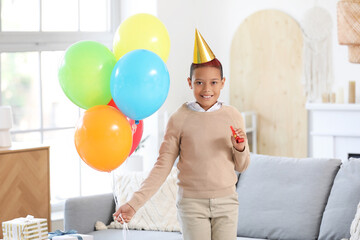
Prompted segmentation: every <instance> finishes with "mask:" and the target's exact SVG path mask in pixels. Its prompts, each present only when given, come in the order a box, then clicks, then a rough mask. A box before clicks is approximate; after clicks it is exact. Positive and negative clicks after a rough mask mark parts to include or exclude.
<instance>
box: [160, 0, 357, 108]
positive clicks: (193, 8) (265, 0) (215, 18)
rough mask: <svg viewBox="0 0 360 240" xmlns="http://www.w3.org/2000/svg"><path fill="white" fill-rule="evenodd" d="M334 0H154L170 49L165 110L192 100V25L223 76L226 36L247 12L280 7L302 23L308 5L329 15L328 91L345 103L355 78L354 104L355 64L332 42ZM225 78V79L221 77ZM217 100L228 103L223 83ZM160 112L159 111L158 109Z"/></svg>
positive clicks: (226, 67) (227, 59)
mask: <svg viewBox="0 0 360 240" xmlns="http://www.w3.org/2000/svg"><path fill="white" fill-rule="evenodd" d="M337 2H338V1H337V0H319V1H316V2H315V1H309V0H291V1H289V0H247V1H243V0H241V1H239V0H223V1H220V0H196V1H192V0H171V1H169V0H158V1H157V14H158V17H159V18H160V20H161V21H162V22H163V23H164V24H165V26H166V27H167V29H168V31H169V34H170V39H171V51H170V56H169V60H168V62H167V65H168V68H169V71H170V76H171V86H170V92H169V96H168V98H167V100H166V102H165V106H164V107H163V108H162V109H161V111H164V109H167V110H168V111H169V113H170V114H171V113H172V112H173V111H175V110H176V109H177V108H178V107H179V106H180V105H181V104H182V103H183V102H185V101H188V100H192V92H191V91H190V90H189V88H188V86H187V83H186V77H187V76H188V74H189V73H188V72H189V67H190V64H191V62H192V54H193V44H194V31H195V30H194V28H195V27H197V28H198V29H199V31H200V32H201V34H202V35H203V37H204V38H205V40H206V41H207V43H208V44H209V46H210V48H211V49H212V50H213V52H214V54H215V55H216V56H217V57H218V58H219V59H220V60H221V61H222V63H223V67H224V74H225V76H229V69H230V47H231V42H232V37H233V35H234V33H235V31H236V29H237V28H238V27H239V25H240V24H241V23H242V21H243V20H244V19H245V18H246V17H248V16H249V15H251V14H253V13H255V12H256V11H259V10H264V9H277V10H281V11H283V12H285V13H287V14H289V15H290V16H292V17H293V18H294V19H295V20H296V21H298V22H300V23H301V21H302V18H303V16H304V13H305V12H306V11H307V10H308V9H309V8H311V7H313V6H315V4H317V6H320V7H323V8H325V9H326V10H328V11H329V13H330V14H331V16H332V19H333V46H334V47H333V58H334V81H335V83H334V89H333V91H335V92H336V90H337V88H338V87H339V86H341V87H344V90H345V100H346V101H347V86H348V81H349V80H356V82H357V83H356V84H357V93H358V94H357V102H360V80H359V78H360V65H358V64H351V63H349V62H348V60H347V59H348V53H347V47H346V46H340V45H339V44H338V41H337V28H336V26H337V23H336V3H337ZM229 80H230V79H229V78H228V77H227V81H229ZM221 100H223V101H225V102H226V103H228V102H229V84H226V85H225V88H224V90H223V92H222V96H221ZM161 111H160V112H161Z"/></svg>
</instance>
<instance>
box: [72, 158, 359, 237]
mask: <svg viewBox="0 0 360 240" xmlns="http://www.w3.org/2000/svg"><path fill="white" fill-rule="evenodd" d="M236 189H237V192H238V196H239V218H238V231H237V236H238V239H242V240H246V239H249V240H250V239H291V240H296V239H298V240H310V239H319V240H325V239H328V240H336V239H342V238H349V237H350V225H351V222H352V220H353V218H354V216H355V213H356V208H357V204H358V203H359V201H360V159H350V160H349V161H347V162H345V163H341V161H340V160H338V159H312V158H303V159H296V158H285V157H272V156H266V155H251V164H250V166H249V168H248V169H247V170H246V171H245V172H244V173H242V174H241V175H240V176H239V181H238V183H237V186H236ZM114 210H115V204H114V201H113V196H112V194H105V195H97V196H90V197H80V198H72V199H68V200H67V201H66V203H65V230H70V229H75V230H77V231H78V232H79V233H84V234H91V235H93V236H94V239H95V240H110V239H119V240H120V239H123V235H122V230H120V229H107V230H101V231H94V225H95V222H96V221H98V220H99V221H102V222H104V223H106V224H109V223H110V222H111V221H112V213H113V212H114ZM128 239H129V240H132V239H139V240H140V239H147V240H161V239H164V240H180V239H182V237H181V233H179V232H160V231H138V230H130V232H129V234H128Z"/></svg>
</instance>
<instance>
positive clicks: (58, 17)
mask: <svg viewBox="0 0 360 240" xmlns="http://www.w3.org/2000/svg"><path fill="white" fill-rule="evenodd" d="M0 11H1V19H0V105H10V106H11V107H12V111H13V118H14V126H13V128H12V129H11V134H12V140H13V141H21V142H22V141H25V142H36V143H41V144H44V145H48V146H50V182H51V187H50V188H51V201H52V203H56V202H58V201H61V200H62V199H65V198H69V197H74V196H79V195H90V194H97V193H102V192H109V191H111V182H110V176H109V174H108V173H100V172H97V171H95V170H93V169H91V168H90V167H88V166H87V165H86V164H84V163H83V161H81V159H80V158H79V156H78V154H77V152H76V149H75V145H74V141H73V139H74V131H75V129H74V127H75V125H76V122H77V120H78V119H79V117H80V114H81V112H83V110H82V109H80V108H78V107H77V106H76V105H75V104H73V103H72V102H71V101H70V100H69V99H68V98H67V97H66V96H65V94H64V93H63V91H62V89H61V87H60V84H59V82H58V79H57V71H58V65H59V62H60V61H61V58H62V56H63V54H64V51H65V50H66V48H67V47H69V46H70V45H71V44H73V43H75V42H77V41H81V40H93V41H97V42H100V43H102V44H104V45H106V46H107V47H109V48H110V49H111V47H112V38H113V35H114V32H115V30H116V27H117V26H118V25H119V23H120V16H119V12H120V1H119V0H0ZM94 184H96V186H94Z"/></svg>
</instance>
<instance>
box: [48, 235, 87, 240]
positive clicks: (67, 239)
mask: <svg viewBox="0 0 360 240" xmlns="http://www.w3.org/2000/svg"><path fill="white" fill-rule="evenodd" d="M78 236H80V237H82V239H83V240H94V236H91V235H84V234H66V235H61V236H55V237H52V240H78V239H79V238H78ZM80 239H81V238H80Z"/></svg>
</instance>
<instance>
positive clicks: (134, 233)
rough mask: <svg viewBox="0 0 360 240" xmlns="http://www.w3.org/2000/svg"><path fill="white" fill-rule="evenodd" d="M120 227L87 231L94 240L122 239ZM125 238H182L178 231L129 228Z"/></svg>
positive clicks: (159, 239) (176, 239)
mask: <svg viewBox="0 0 360 240" xmlns="http://www.w3.org/2000/svg"><path fill="white" fill-rule="evenodd" d="M123 231H124V230H122V229H107V230H101V231H95V232H90V233H88V234H89V235H93V236H94V240H114V239H117V240H124V238H123ZM126 239H146V240H182V235H181V233H180V232H161V231H144V230H130V231H129V232H128V233H127V235H126Z"/></svg>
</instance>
